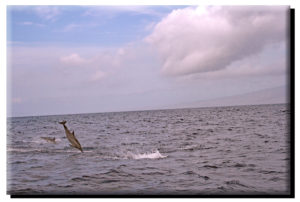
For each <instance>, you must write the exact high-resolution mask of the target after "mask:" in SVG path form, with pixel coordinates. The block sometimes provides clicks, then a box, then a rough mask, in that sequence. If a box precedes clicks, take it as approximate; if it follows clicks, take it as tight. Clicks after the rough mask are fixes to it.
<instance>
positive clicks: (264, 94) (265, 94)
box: [169, 86, 289, 108]
mask: <svg viewBox="0 0 300 202" xmlns="http://www.w3.org/2000/svg"><path fill="white" fill-rule="evenodd" d="M288 92H289V90H288V89H287V88H286V87H285V86H280V87H276V88H271V89H264V90H260V91H255V92H250V93H246V94H240V95H234V96H228V97H220V98H215V99H209V100H199V101H195V102H190V103H181V104H177V105H174V106H171V107H170V106H169V108H197V107H218V106H237V105H259V104H280V103H289V96H288V94H287V93H288Z"/></svg>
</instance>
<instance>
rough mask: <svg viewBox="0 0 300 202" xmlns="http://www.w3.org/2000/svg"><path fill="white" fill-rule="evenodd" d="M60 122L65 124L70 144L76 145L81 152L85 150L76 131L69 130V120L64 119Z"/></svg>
mask: <svg viewBox="0 0 300 202" xmlns="http://www.w3.org/2000/svg"><path fill="white" fill-rule="evenodd" d="M59 123H60V124H62V125H63V126H64V129H65V132H66V136H67V138H68V140H69V141H70V142H71V144H70V146H72V147H75V148H76V149H79V150H80V151H81V152H83V150H82V148H81V145H80V143H79V141H78V140H77V139H76V137H75V134H74V131H73V132H72V133H71V132H70V131H69V129H68V128H67V126H66V125H65V124H66V123H67V122H66V121H62V122H59Z"/></svg>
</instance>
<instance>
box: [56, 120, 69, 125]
mask: <svg viewBox="0 0 300 202" xmlns="http://www.w3.org/2000/svg"><path fill="white" fill-rule="evenodd" d="M58 123H60V124H62V125H65V124H66V123H67V122H66V121H61V122H58Z"/></svg>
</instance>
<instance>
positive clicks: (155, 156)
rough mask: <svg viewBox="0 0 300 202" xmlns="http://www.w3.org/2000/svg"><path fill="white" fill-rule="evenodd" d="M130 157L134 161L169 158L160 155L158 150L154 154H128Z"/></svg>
mask: <svg viewBox="0 0 300 202" xmlns="http://www.w3.org/2000/svg"><path fill="white" fill-rule="evenodd" d="M128 156H129V157H130V158H133V159H159V158H166V157H167V156H164V155H162V154H161V153H159V151H158V150H156V151H155V152H152V153H144V154H133V153H131V152H128Z"/></svg>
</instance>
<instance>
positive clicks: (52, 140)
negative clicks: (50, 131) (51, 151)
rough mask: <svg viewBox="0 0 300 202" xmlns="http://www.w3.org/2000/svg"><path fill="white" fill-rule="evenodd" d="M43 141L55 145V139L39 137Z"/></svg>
mask: <svg viewBox="0 0 300 202" xmlns="http://www.w3.org/2000/svg"><path fill="white" fill-rule="evenodd" d="M41 138H42V139H43V140H46V141H47V142H51V143H56V142H55V137H41Z"/></svg>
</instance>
